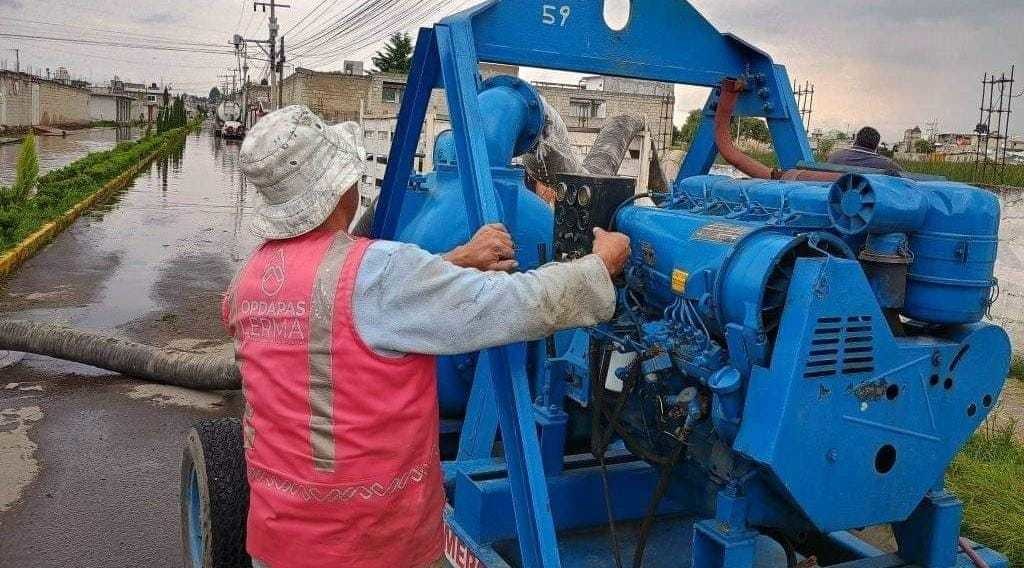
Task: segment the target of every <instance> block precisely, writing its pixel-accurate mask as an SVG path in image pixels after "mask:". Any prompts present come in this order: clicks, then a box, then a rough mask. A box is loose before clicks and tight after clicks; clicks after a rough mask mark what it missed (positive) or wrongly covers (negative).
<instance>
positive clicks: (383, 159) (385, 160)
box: [377, 156, 388, 164]
mask: <svg viewBox="0 0 1024 568" xmlns="http://www.w3.org/2000/svg"><path fill="white" fill-rule="evenodd" d="M377 163H378V164H387V163H388V157H387V156H377Z"/></svg>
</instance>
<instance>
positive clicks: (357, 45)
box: [306, 0, 464, 65]
mask: <svg viewBox="0 0 1024 568" xmlns="http://www.w3.org/2000/svg"><path fill="white" fill-rule="evenodd" d="M461 4H464V2H463V3H459V2H455V3H453V2H452V1H451V0H434V1H433V3H432V4H431V3H430V2H423V3H420V4H419V5H418V6H417V7H415V8H413V9H409V10H406V11H405V12H404V13H402V14H400V15H398V16H397V17H394V18H391V20H392V23H391V24H389V25H388V26H386V27H384V28H383V29H381V28H374V29H372V30H369V31H367V32H362V33H360V34H358V35H355V36H354V37H351V38H346V43H344V44H341V45H335V46H334V47H332V48H331V49H329V50H328V51H325V52H323V53H319V54H316V55H309V53H310V51H309V50H307V51H306V58H307V59H314V60H315V59H321V60H323V61H321V62H320V63H318V64H320V65H324V64H329V63H332V62H334V61H336V60H337V59H338V58H339V57H342V56H350V55H351V54H354V53H358V52H359V51H360V50H363V49H365V48H366V47H368V46H370V45H372V44H373V43H375V42H377V41H381V40H382V39H384V38H385V37H386V36H387V35H390V34H391V33H393V32H395V31H401V30H404V29H406V28H408V27H413V26H414V25H416V24H419V23H422V22H423V21H424V20H426V19H428V18H427V16H428V15H430V14H431V13H436V12H439V11H441V12H443V11H445V9H446V8H448V7H452V8H455V7H457V6H460V5H461Z"/></svg>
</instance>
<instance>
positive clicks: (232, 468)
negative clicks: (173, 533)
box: [180, 418, 252, 568]
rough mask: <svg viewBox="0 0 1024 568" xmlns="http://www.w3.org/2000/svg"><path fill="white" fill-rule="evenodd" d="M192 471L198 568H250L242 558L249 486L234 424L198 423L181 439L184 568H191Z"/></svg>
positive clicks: (219, 421) (237, 422)
mask: <svg viewBox="0 0 1024 568" xmlns="http://www.w3.org/2000/svg"><path fill="white" fill-rule="evenodd" d="M193 469H194V470H195V473H196V479H197V481H198V486H199V492H198V493H199V502H200V517H201V522H202V526H203V531H202V533H203V534H202V538H203V548H204V552H205V554H204V555H203V563H202V568H236V567H243V568H250V567H251V566H252V560H251V559H250V558H249V555H248V554H247V553H246V552H245V522H246V517H247V515H248V513H249V483H248V481H247V478H246V473H245V455H244V451H243V449H242V422H241V420H239V419H237V418H219V419H216V420H200V421H197V422H196V423H195V425H194V426H193V427H192V429H191V430H189V432H188V435H187V436H186V438H185V448H184V451H183V452H182V457H181V493H180V501H181V543H182V553H183V555H184V565H185V566H186V568H195V567H193V566H192V553H191V540H190V538H189V528H188V527H189V521H188V515H189V507H188V497H187V496H188V484H189V481H190V479H191V475H192V471H193Z"/></svg>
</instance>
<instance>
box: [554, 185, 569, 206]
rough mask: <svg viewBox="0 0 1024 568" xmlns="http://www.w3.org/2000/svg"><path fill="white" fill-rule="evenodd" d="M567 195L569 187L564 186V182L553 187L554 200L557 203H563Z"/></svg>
mask: <svg viewBox="0 0 1024 568" xmlns="http://www.w3.org/2000/svg"><path fill="white" fill-rule="evenodd" d="M568 193H569V186H567V185H565V182H562V183H559V184H558V185H557V186H555V199H557V200H558V201H565V196H566V194H568Z"/></svg>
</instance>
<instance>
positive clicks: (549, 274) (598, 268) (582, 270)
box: [502, 255, 615, 343]
mask: <svg viewBox="0 0 1024 568" xmlns="http://www.w3.org/2000/svg"><path fill="white" fill-rule="evenodd" d="M509 278H510V279H511V280H513V283H512V284H510V285H509V286H508V287H507V288H508V289H507V290H506V291H504V293H506V294H509V295H511V297H510V298H509V300H508V302H507V303H508V304H509V308H510V309H518V310H521V316H522V322H523V325H522V327H521V329H520V330H517V327H518V326H509V328H508V329H509V331H510V332H509V334H508V335H507V336H506V337H505V338H503V341H502V343H511V342H514V341H533V340H536V339H541V338H543V337H547V336H548V335H551V334H552V333H554V332H555V331H559V330H562V329H569V328H574V327H588V326H592V325H596V324H598V323H601V322H604V321H607V320H609V319H611V317H612V315H613V314H614V311H615V287H614V285H613V284H612V281H611V278H610V277H609V276H608V270H607V268H605V264H604V262H602V260H601V259H600V258H599V257H598V256H597V255H590V256H587V257H585V258H582V259H580V260H577V261H574V262H568V263H560V264H548V265H546V266H543V267H541V268H539V269H537V270H534V271H532V272H526V273H522V274H512V275H509Z"/></svg>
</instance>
